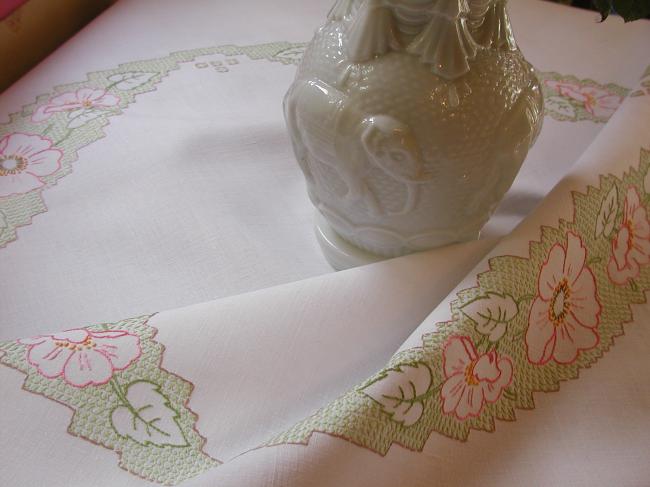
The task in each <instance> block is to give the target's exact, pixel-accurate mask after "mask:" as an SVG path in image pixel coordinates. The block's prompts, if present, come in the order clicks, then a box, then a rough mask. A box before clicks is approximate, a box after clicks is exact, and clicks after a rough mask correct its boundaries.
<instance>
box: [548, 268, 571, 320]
mask: <svg viewBox="0 0 650 487" xmlns="http://www.w3.org/2000/svg"><path fill="white" fill-rule="evenodd" d="M570 297H571V288H570V287H569V283H568V281H567V280H566V279H562V281H560V283H559V284H558V285H557V287H556V288H555V291H554V292H553V299H551V305H550V306H549V307H548V317H549V319H550V320H551V321H552V322H553V324H554V325H555V326H559V325H561V324H562V323H564V318H565V317H566V315H567V313H568V312H569V309H570V308H571V304H570V302H569V298H570Z"/></svg>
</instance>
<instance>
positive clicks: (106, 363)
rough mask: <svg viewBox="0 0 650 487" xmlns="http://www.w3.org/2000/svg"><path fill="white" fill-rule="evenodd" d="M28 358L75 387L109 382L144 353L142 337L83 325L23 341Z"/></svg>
mask: <svg viewBox="0 0 650 487" xmlns="http://www.w3.org/2000/svg"><path fill="white" fill-rule="evenodd" d="M19 342H20V343H22V344H23V345H28V351H27V361H28V362H29V363H30V364H32V365H34V366H35V367H36V369H37V370H38V373H39V374H41V375H42V376H44V377H47V378H48V379H55V378H57V377H62V378H63V380H64V381H65V382H67V383H68V384H70V385H71V386H74V387H86V386H88V385H101V384H106V383H107V382H108V381H109V380H110V379H111V378H112V377H113V374H114V373H115V372H117V371H120V370H124V369H126V368H127V367H128V366H129V365H131V364H132V363H133V362H135V361H136V360H137V359H138V358H139V357H140V354H141V350H140V339H139V338H138V337H137V336H135V335H132V334H131V333H129V332H127V331H124V330H110V331H90V330H85V329H83V328H81V329H76V330H68V331H64V332H61V333H57V334H54V335H44V336H39V337H35V338H28V339H22V340H19Z"/></svg>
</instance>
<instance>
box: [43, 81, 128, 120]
mask: <svg viewBox="0 0 650 487" xmlns="http://www.w3.org/2000/svg"><path fill="white" fill-rule="evenodd" d="M119 103H120V98H119V97H118V96H115V95H113V94H110V93H107V92H106V90H101V89H93V88H80V89H78V90H77V91H75V92H68V93H62V94H61V95H57V96H55V97H54V98H52V99H51V100H50V101H49V102H48V103H46V104H44V105H41V106H39V107H38V108H37V109H36V111H34V113H33V114H32V121H33V122H36V123H39V122H44V121H45V120H48V119H49V118H50V117H51V116H52V115H54V114H55V113H59V112H67V113H68V118H69V120H70V121H69V122H68V127H69V128H77V127H80V126H81V125H83V124H84V123H86V122H89V121H90V120H93V119H95V118H98V117H100V116H101V115H102V110H106V109H109V108H112V107H116V106H118V105H119Z"/></svg>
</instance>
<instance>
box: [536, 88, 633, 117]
mask: <svg viewBox="0 0 650 487" xmlns="http://www.w3.org/2000/svg"><path fill="white" fill-rule="evenodd" d="M546 84H547V86H549V87H551V88H553V89H554V90H555V91H557V92H558V93H559V94H560V95H562V96H565V97H568V98H571V99H573V100H576V101H578V102H580V103H582V104H583V105H584V107H585V110H587V111H588V112H589V113H591V114H592V115H593V116H594V117H598V118H604V119H608V118H609V117H611V116H612V115H613V114H614V112H615V111H616V109H617V108H618V107H619V106H620V104H621V103H622V102H623V97H622V96H619V95H617V94H615V93H612V92H610V91H607V90H605V89H603V88H596V87H595V86H581V85H579V84H577V83H565V82H562V81H553V80H547V81H546Z"/></svg>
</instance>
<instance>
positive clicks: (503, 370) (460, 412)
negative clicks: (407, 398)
mask: <svg viewBox="0 0 650 487" xmlns="http://www.w3.org/2000/svg"><path fill="white" fill-rule="evenodd" d="M442 363H443V366H442V367H443V370H444V372H445V377H446V379H447V380H446V381H445V383H444V385H443V386H442V390H441V391H440V396H441V397H442V411H443V412H444V413H445V414H453V415H454V416H456V418H458V419H459V420H460V421H463V420H465V419H467V418H469V417H470V416H474V417H477V416H479V415H480V413H481V410H482V409H483V404H485V403H486V402H489V403H493V402H496V401H497V400H498V399H499V397H501V393H502V392H503V391H504V389H506V388H507V387H508V386H509V385H510V382H511V381H512V362H511V361H510V359H508V358H505V357H499V355H498V354H497V352H496V351H494V350H492V351H491V352H488V353H484V354H482V355H479V353H478V352H477V350H476V347H475V346H474V343H473V342H472V340H471V339H470V338H469V337H451V338H450V339H449V341H447V343H446V344H445V346H444V349H443V352H442Z"/></svg>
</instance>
